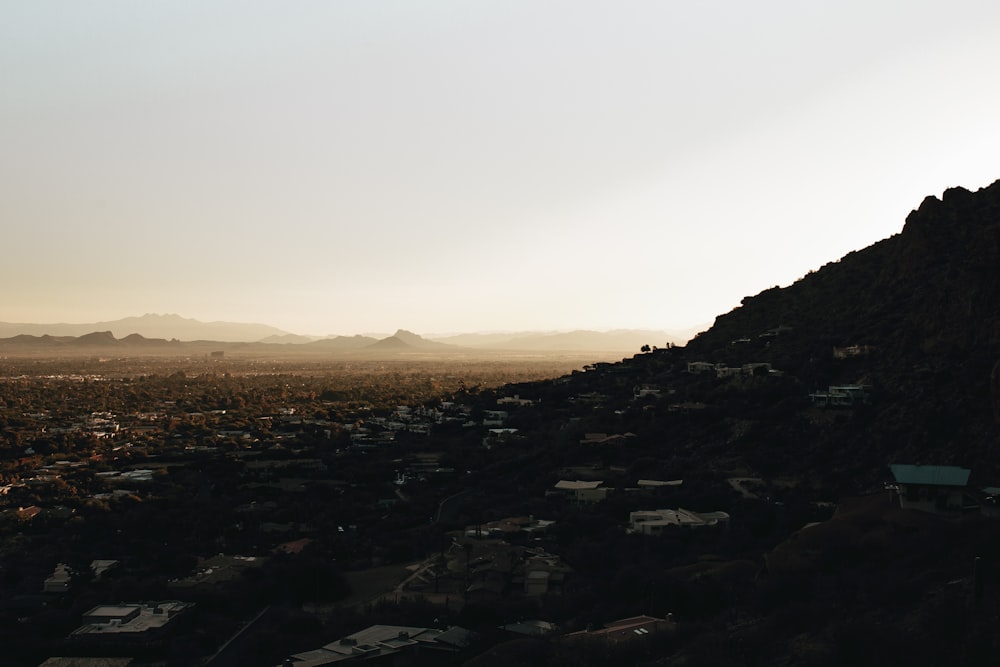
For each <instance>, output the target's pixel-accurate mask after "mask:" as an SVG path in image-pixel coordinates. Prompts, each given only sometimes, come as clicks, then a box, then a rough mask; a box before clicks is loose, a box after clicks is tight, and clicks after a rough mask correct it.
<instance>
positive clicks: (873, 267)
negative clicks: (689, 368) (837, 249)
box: [689, 181, 1000, 354]
mask: <svg viewBox="0 0 1000 667" xmlns="http://www.w3.org/2000/svg"><path fill="white" fill-rule="evenodd" d="M779 326H784V327H792V328H794V329H795V330H796V331H798V332H799V333H801V334H803V335H804V336H805V337H808V338H809V339H810V340H813V341H816V342H821V343H824V344H828V345H830V346H832V345H850V344H854V343H861V342H863V343H867V344H870V345H877V346H879V347H883V348H888V349H894V350H896V351H897V352H898V353H900V354H911V353H913V352H915V351H922V352H929V353H934V352H940V351H943V350H951V349H955V348H958V349H963V350H969V349H973V348H981V347H983V346H996V345H997V344H998V343H1000V181H998V182H997V183H994V184H993V185H991V186H989V187H987V188H983V189H982V190H979V191H978V192H976V193H972V192H969V191H968V190H965V189H963V188H953V189H949V190H947V191H945V193H944V196H943V198H942V199H941V200H938V199H937V198H935V197H928V198H926V199H925V200H924V202H923V203H922V204H921V206H920V208H919V209H917V210H916V211H913V212H912V213H911V214H910V215H909V216H908V217H907V220H906V225H905V227H904V228H903V231H902V233H900V234H897V235H895V236H893V237H890V238H888V239H885V240H883V241H880V242H879V243H876V244H874V245H872V246H871V247H869V248H866V249H864V250H860V251H857V252H853V253H850V254H848V255H846V256H845V257H844V258H843V259H841V260H840V261H838V262H834V263H831V264H827V265H826V266H824V267H823V268H822V269H820V270H819V271H816V272H813V273H810V274H809V275H807V276H805V277H804V278H802V279H800V280H799V281H797V282H796V283H795V284H793V285H791V286H790V287H787V288H784V289H781V288H773V289H770V290H765V291H764V292H761V293H760V294H758V295H756V296H753V297H747V298H745V299H744V300H743V302H742V306H741V307H739V308H737V309H735V310H733V311H731V312H730V313H727V314H725V315H721V316H719V317H718V318H717V319H716V321H715V325H714V326H713V327H712V328H711V329H710V330H709V331H707V332H704V333H702V334H700V335H699V336H697V337H696V338H695V339H694V340H693V341H692V343H691V344H690V345H689V347H690V348H691V349H692V350H698V351H701V350H710V349H717V348H719V347H721V346H725V345H728V344H729V343H730V342H731V341H732V340H737V339H741V338H744V337H748V336H751V337H752V336H759V335H760V334H762V333H764V332H766V331H768V330H771V329H775V328H777V327H779Z"/></svg>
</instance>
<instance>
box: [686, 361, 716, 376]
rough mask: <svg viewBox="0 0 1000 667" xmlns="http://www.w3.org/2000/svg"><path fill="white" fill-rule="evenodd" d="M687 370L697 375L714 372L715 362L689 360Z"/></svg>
mask: <svg viewBox="0 0 1000 667" xmlns="http://www.w3.org/2000/svg"><path fill="white" fill-rule="evenodd" d="M687 372H688V373H692V374H694V375H698V374H699V373H714V372H715V364H713V363H710V362H708V361H689V362H688V365H687Z"/></svg>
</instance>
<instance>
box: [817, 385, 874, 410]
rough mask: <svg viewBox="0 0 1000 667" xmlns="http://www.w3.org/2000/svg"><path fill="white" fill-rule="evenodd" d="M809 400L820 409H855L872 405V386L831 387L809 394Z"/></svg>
mask: <svg viewBox="0 0 1000 667" xmlns="http://www.w3.org/2000/svg"><path fill="white" fill-rule="evenodd" d="M809 400H810V401H811V402H812V404H813V405H815V406H816V407H819V408H825V407H828V406H829V407H847V408H849V407H853V406H855V405H868V404H869V403H871V386H870V385H867V384H845V385H831V386H830V387H829V388H827V390H826V391H817V392H814V393H812V394H809Z"/></svg>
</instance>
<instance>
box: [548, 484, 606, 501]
mask: <svg viewBox="0 0 1000 667" xmlns="http://www.w3.org/2000/svg"><path fill="white" fill-rule="evenodd" d="M602 484H604V482H603V481H596V480H595V481H584V480H575V481H570V480H565V479H563V480H559V482H557V483H556V485H555V488H554V490H553V491H552V492H550V495H559V496H565V497H567V498H569V499H570V500H572V501H574V502H577V503H581V504H583V503H599V502H601V501H602V500H604V499H605V498H607V497H608V492H609V491H610V489H608V488H607V487H602V486H601V485H602Z"/></svg>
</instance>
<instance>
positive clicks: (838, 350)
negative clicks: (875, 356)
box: [833, 345, 875, 359]
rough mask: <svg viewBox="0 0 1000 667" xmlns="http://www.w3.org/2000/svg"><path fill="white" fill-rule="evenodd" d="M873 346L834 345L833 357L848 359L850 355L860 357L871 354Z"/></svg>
mask: <svg viewBox="0 0 1000 667" xmlns="http://www.w3.org/2000/svg"><path fill="white" fill-rule="evenodd" d="M874 349H875V348H874V347H873V346H871V345H849V346H847V347H834V348H833V358H834V359H848V358H850V357H860V356H863V355H866V354H871V352H872V351H873V350H874Z"/></svg>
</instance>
